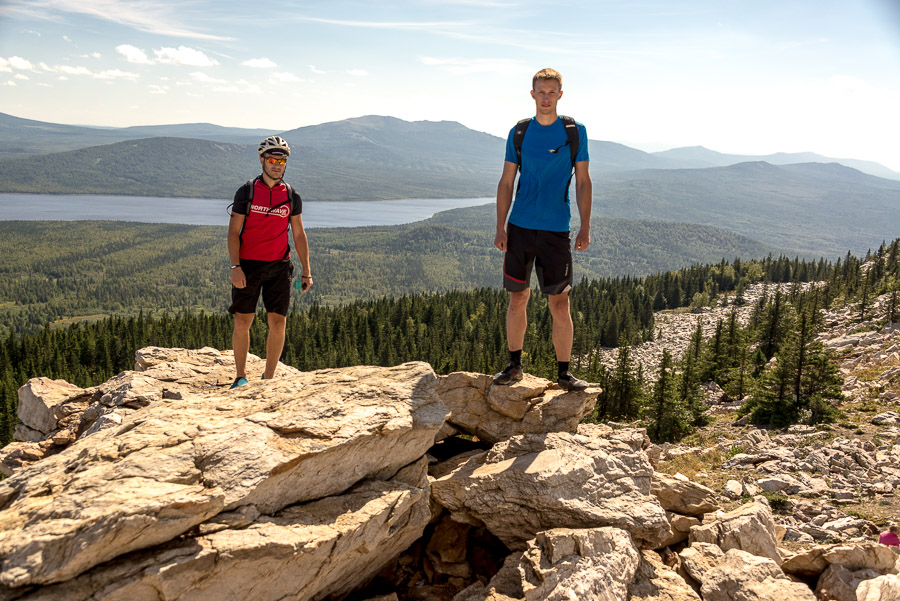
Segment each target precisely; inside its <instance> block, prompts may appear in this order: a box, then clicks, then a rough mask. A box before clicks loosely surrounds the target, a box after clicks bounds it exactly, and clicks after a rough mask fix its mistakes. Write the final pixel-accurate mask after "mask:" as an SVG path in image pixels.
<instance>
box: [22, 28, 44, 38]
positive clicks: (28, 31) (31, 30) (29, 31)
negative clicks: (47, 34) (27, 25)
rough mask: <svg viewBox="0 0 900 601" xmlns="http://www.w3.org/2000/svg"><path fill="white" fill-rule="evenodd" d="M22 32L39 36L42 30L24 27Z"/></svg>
mask: <svg viewBox="0 0 900 601" xmlns="http://www.w3.org/2000/svg"><path fill="white" fill-rule="evenodd" d="M22 33H27V34H28V35H34V36H37V37H41V32H40V31H35V30H33V29H23V30H22Z"/></svg>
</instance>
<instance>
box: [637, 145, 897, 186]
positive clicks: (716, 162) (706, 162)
mask: <svg viewBox="0 0 900 601" xmlns="http://www.w3.org/2000/svg"><path fill="white" fill-rule="evenodd" d="M652 156H654V157H658V158H660V159H663V160H665V161H677V162H679V163H681V167H684V168H688V169H690V168H703V167H725V166H727V165H734V164H736V163H746V162H755V161H765V162H766V163H771V164H772V165H791V164H796V163H840V164H841V165H846V166H847V167H852V168H854V169H858V170H859V171H862V172H863V173H868V174H869V175H875V176H877V177H884V178H887V179H895V180H900V173H897V172H896V171H893V170H891V169H888V168H887V167H885V166H884V165H882V164H880V163H875V162H874V161H860V160H857V159H833V158H829V157H825V156H822V155H820V154H816V153H814V152H778V153H775V154H767V155H744V154H724V153H721V152H716V151H715V150H709V149H708V148H704V147H703V146H690V147H685V148H673V149H671V150H664V151H662V152H654V153H652ZM663 168H665V167H663Z"/></svg>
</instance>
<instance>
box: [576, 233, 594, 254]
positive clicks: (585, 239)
mask: <svg viewBox="0 0 900 601" xmlns="http://www.w3.org/2000/svg"><path fill="white" fill-rule="evenodd" d="M590 245H591V231H590V230H588V229H585V228H581V229H579V230H578V235H577V236H575V250H587V247H588V246H590Z"/></svg>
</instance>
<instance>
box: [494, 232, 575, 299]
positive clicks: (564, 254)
mask: <svg viewBox="0 0 900 601" xmlns="http://www.w3.org/2000/svg"><path fill="white" fill-rule="evenodd" d="M532 266H534V270H535V271H536V272H537V277H538V285H539V286H540V287H541V292H544V293H545V294H562V293H563V292H566V291H567V290H569V289H570V288H571V287H572V244H571V239H570V238H569V232H548V231H545V230H528V229H525V228H523V227H519V226H517V225H513V224H512V223H508V224H507V226H506V254H505V255H504V257H503V287H504V288H506V289H507V290H509V291H510V292H521V291H522V290H525V289H526V288H528V287H529V286H530V281H531V267H532Z"/></svg>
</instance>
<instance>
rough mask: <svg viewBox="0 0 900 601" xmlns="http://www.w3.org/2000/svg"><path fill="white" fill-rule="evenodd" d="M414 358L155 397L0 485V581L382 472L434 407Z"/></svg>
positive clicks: (417, 444) (425, 368) (432, 429)
mask: <svg viewBox="0 0 900 601" xmlns="http://www.w3.org/2000/svg"><path fill="white" fill-rule="evenodd" d="M433 382H434V372H433V371H432V370H431V367H430V366H429V365H427V364H425V363H407V364H404V365H400V366H397V367H392V368H380V367H353V368H346V369H340V370H338V369H335V370H321V371H318V372H311V373H306V374H301V375H299V376H295V377H292V378H290V379H275V380H271V381H266V382H258V383H253V384H251V385H249V386H244V387H241V388H239V389H236V390H233V391H222V390H219V389H212V390H209V391H207V392H206V393H203V392H197V393H195V394H194V395H193V396H191V397H190V398H189V399H183V400H177V399H160V400H159V401H156V402H154V403H152V404H151V405H150V406H148V407H146V408H144V409H141V410H140V411H137V412H135V413H134V414H132V415H131V416H129V417H128V418H127V419H126V420H125V421H124V423H123V424H122V426H120V427H118V428H110V429H106V430H101V431H99V432H97V433H96V434H94V435H92V436H90V437H87V438H83V439H81V440H79V441H78V443H77V444H74V445H72V446H70V447H68V448H67V449H65V450H64V451H62V452H60V453H59V454H57V455H53V456H51V457H48V458H46V459H44V460H42V461H41V462H39V463H37V464H35V465H32V466H30V467H26V468H23V469H21V470H19V471H17V472H16V473H15V474H14V475H13V476H12V477H10V478H9V479H7V480H4V481H2V482H0V583H2V584H3V585H5V586H9V587H20V586H25V585H30V584H49V583H53V582H60V581H63V580H67V579H69V578H72V577H74V576H76V575H78V574H80V573H82V572H84V571H86V570H88V569H90V568H91V567H93V566H96V565H98V564H100V563H102V562H104V561H107V560H110V559H112V558H114V557H117V556H119V555H122V554H124V553H128V552H131V551H135V550H139V549H144V548H147V547H150V546H153V545H157V544H160V543H164V542H166V541H169V540H171V539H173V538H174V537H176V536H178V535H179V534H181V533H184V532H186V531H188V530H189V529H191V528H193V527H194V526H197V525H199V524H201V523H202V522H204V521H206V520H207V519H209V518H211V517H212V516H214V515H216V514H218V513H220V512H223V511H233V510H236V509H237V508H240V507H242V506H246V505H253V506H255V507H256V509H257V510H258V511H259V512H260V513H262V514H272V513H274V512H276V511H278V510H280V509H282V508H284V507H286V506H288V505H291V504H295V503H300V502H304V501H310V500H314V499H321V498H323V497H327V496H329V495H334V494H337V493H340V492H343V491H345V490H347V489H348V488H349V487H350V486H352V485H354V484H355V483H357V482H359V481H361V480H363V479H366V478H375V479H384V478H389V477H391V476H393V475H394V474H395V473H396V472H397V471H398V470H400V469H401V468H402V467H404V466H406V465H408V464H411V463H413V462H415V461H417V460H418V459H419V458H420V457H422V456H423V455H424V454H425V452H426V451H427V450H428V448H429V447H430V446H431V444H432V442H433V440H434V435H435V433H436V432H437V431H438V429H439V428H440V426H441V423H442V422H443V420H444V417H445V416H446V414H447V411H446V407H445V406H444V405H443V403H441V402H440V399H438V398H437V396H436V395H435V394H434V391H433V389H432V385H433Z"/></svg>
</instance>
